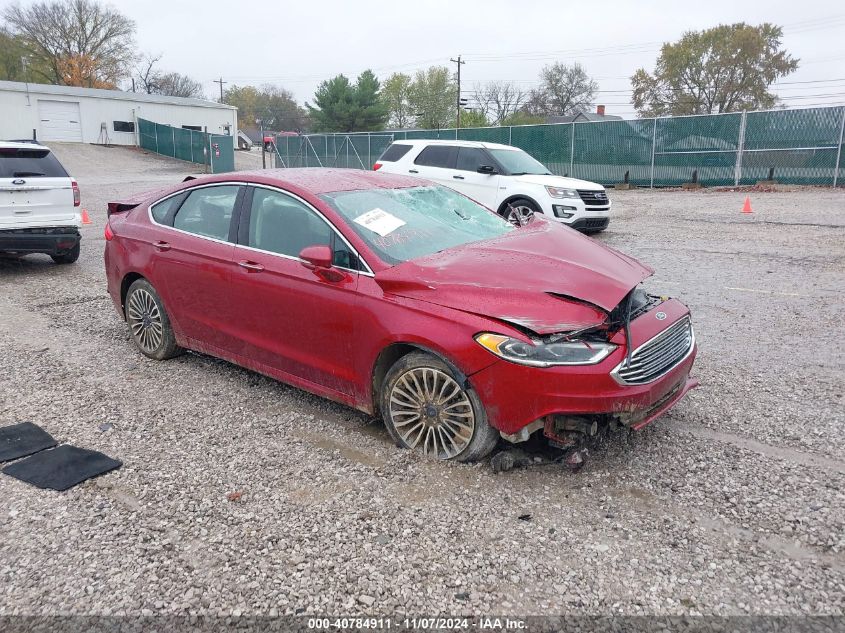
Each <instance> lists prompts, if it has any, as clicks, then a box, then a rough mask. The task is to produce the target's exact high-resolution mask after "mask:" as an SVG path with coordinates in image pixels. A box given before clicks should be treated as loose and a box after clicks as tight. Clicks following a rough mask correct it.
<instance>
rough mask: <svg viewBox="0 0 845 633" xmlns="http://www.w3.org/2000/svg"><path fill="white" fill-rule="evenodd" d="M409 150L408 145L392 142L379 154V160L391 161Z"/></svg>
mask: <svg viewBox="0 0 845 633" xmlns="http://www.w3.org/2000/svg"><path fill="white" fill-rule="evenodd" d="M409 151H411V146H410V145H401V144H399V143H393V144H392V145H391V146H390V147H388V148H387V149H386V150H384V154H382V155H381V156H379V158H378V159H379V161H381V162H387V163H393V162H395V161H397V160H399V159H400V158H402V157H403V156H404V155H405V154H407V153H408V152H409Z"/></svg>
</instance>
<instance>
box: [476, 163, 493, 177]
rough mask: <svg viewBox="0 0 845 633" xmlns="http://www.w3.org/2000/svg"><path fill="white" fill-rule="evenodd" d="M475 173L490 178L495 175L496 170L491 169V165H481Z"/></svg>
mask: <svg viewBox="0 0 845 633" xmlns="http://www.w3.org/2000/svg"><path fill="white" fill-rule="evenodd" d="M477 171H478V173H479V174H487V175H488V176H491V175H493V174H495V173H496V168H495V167H493V165H481V167H479V168H478V170H477Z"/></svg>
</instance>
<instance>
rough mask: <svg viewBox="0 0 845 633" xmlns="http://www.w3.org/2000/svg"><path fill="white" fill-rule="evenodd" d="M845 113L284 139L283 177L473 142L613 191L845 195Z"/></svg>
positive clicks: (280, 152) (280, 154)
mask: <svg viewBox="0 0 845 633" xmlns="http://www.w3.org/2000/svg"><path fill="white" fill-rule="evenodd" d="M843 129H845V107H827V108H808V109H796V110H769V111H761V112H737V113H730V114H714V115H700V116H684V117H661V118H656V119H635V120H614V121H583V122H581V121H579V122H576V123H561V124H549V125H520V126H513V127H485V128H462V129H458V130H456V129H454V128H452V129H442V130H407V131H406V130H399V131H394V132H372V133H366V132H364V133H349V134H309V135H306V136H290V137H278V138H277V147H276V151H277V155H276V163H277V165H278V166H280V167H344V168H354V169H371V168H372V165H373V163H374V162H375V161H376V160H377V159H378V157H379V156H380V155H381V152H382V151H384V149H385V148H386V147H387V146H388V145H390V143H392V142H393V141H402V140H410V139H441V140H455V139H459V140H468V141H486V142H491V143H503V144H506V145H513V146H515V147H519V148H521V149H523V150H525V151H526V152H528V153H529V154H531V155H532V156H534V158H536V159H537V160H539V161H540V162H542V163H544V164H545V165H546V166H547V167H548V168H549V170H551V171H552V172H553V173H555V174H558V175H561V176H564V175H566V176H572V177H575V178H582V179H584V180H590V181H593V182H599V183H602V184H605V185H612V184H616V183H620V182H622V181H623V180H624V177H625V174H626V172H627V174H628V178H629V181H630V182H631V183H633V184H635V185H639V186H645V187H665V186H677V185H680V184H682V183H684V182H689V181H691V180H692V179H693V177H696V178H697V179H698V180H699V181H700V182H701V183H703V184H705V185H747V184H754V183H756V182H757V181H759V180H765V179H768V177H769V174H770V173H773V176H774V179H775V180H777V181H778V182H782V183H790V184H806V185H833V186H841V185H843V177H845V151H843V149H845V147H843Z"/></svg>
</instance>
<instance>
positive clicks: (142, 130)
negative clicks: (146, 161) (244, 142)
mask: <svg viewBox="0 0 845 633" xmlns="http://www.w3.org/2000/svg"><path fill="white" fill-rule="evenodd" d="M138 144H139V145H140V146H141V147H142V148H144V149H146V150H149V151H151V152H155V153H156V154H161V155H163V156H170V157H171V158H178V159H179V160H185V161H188V162H191V163H197V164H199V165H207V166H208V169H209V171H210V172H211V173H213V174H220V173H223V172H227V171H234V170H235V148H234V142H233V140H232V137H231V136H227V135H225V134H208V133H206V132H197V131H196V130H186V129H184V128H178V127H173V126H170V125H164V124H163V123H154V122H153V121H147V120H146V119H138Z"/></svg>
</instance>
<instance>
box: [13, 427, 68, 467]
mask: <svg viewBox="0 0 845 633" xmlns="http://www.w3.org/2000/svg"><path fill="white" fill-rule="evenodd" d="M55 445H56V440H54V439H53V437H52V436H51V435H50V434H49V433H47V431H45V430H44V429H42V428H41V427H40V426H38V425H36V424H33V423H32V422H21V423H20V424H13V425H12V426H4V427H0V462H8V461H10V460H12V459H18V458H20V457H26V456H27V455H32V454H33V453H37V452H38V451H43V450H44V449H45V448H51V447H53V446H55Z"/></svg>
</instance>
